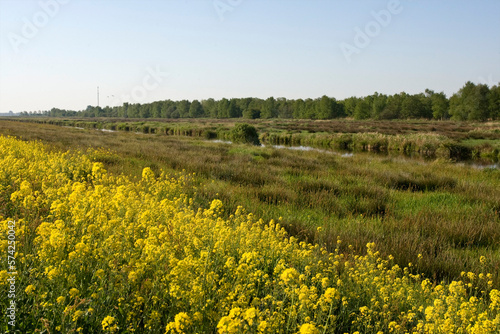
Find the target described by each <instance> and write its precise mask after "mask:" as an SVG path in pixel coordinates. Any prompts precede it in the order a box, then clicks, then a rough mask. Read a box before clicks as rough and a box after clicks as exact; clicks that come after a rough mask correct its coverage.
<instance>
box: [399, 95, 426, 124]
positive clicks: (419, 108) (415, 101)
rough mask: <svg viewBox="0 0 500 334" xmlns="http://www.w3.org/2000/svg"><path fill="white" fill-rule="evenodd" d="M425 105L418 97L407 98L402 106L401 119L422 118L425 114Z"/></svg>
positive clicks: (410, 96)
mask: <svg viewBox="0 0 500 334" xmlns="http://www.w3.org/2000/svg"><path fill="white" fill-rule="evenodd" d="M424 108H425V106H424V104H423V103H422V99H421V97H420V96H418V95H409V96H407V97H406V98H405V99H404V101H403V103H402V104H401V117H402V118H406V119H408V118H419V117H422V116H423V115H424V114H425V112H424Z"/></svg>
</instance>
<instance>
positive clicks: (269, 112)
mask: <svg viewBox="0 0 500 334" xmlns="http://www.w3.org/2000/svg"><path fill="white" fill-rule="evenodd" d="M260 117H261V118H276V117H277V109H276V100H275V99H274V97H272V96H271V97H270V98H268V99H267V100H266V101H265V102H264V105H263V106H262V110H261V113H260Z"/></svg>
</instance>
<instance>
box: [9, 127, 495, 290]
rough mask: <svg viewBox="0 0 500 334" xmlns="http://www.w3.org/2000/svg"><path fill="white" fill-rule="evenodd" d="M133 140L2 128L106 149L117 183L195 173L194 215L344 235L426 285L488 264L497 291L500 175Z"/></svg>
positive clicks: (69, 145)
mask: <svg viewBox="0 0 500 334" xmlns="http://www.w3.org/2000/svg"><path fill="white" fill-rule="evenodd" d="M284 124H285V125H287V126H291V125H290V124H289V123H286V122H285V123H284ZM261 125H262V124H261ZM206 126H208V125H206ZM422 126H424V125H422ZM118 127H120V125H118ZM122 127H123V126H122ZM28 128H29V131H27V129H28ZM416 128H417V130H418V127H416ZM134 131H135V130H130V131H128V132H125V131H124V132H114V133H108V132H101V131H95V130H79V129H71V128H63V127H60V126H55V125H47V124H33V123H31V124H25V123H21V122H9V121H0V134H3V135H13V136H18V137H20V138H22V139H24V140H41V141H43V142H46V143H49V144H50V145H51V146H52V147H53V149H54V150H62V151H64V150H82V151H86V150H87V148H89V147H90V148H100V147H102V148H104V149H103V150H101V151H99V152H100V153H99V152H98V153H93V159H94V160H95V161H100V162H103V163H104V164H105V165H106V168H107V169H108V170H109V171H110V172H111V173H114V174H119V173H124V174H127V175H130V176H132V177H135V178H140V176H141V171H142V169H143V168H144V167H150V168H151V169H152V170H153V171H154V172H155V173H159V172H160V170H166V171H167V172H168V171H170V172H174V171H184V172H185V173H186V174H190V173H195V176H194V178H192V181H191V183H190V184H189V187H187V188H186V189H187V190H186V191H188V192H189V193H188V195H189V196H192V197H193V198H194V201H195V205H197V206H201V207H207V205H209V203H210V201H211V200H213V199H214V198H219V199H221V200H222V201H223V203H224V206H225V214H227V215H230V214H231V213H234V211H235V210H236V208H237V207H238V206H239V205H242V206H244V207H245V208H247V210H248V211H250V212H253V213H254V214H255V215H256V216H258V217H262V218H263V219H264V220H270V219H278V218H280V219H279V220H280V222H281V223H282V224H283V225H284V226H285V228H286V229H287V231H288V232H289V233H290V234H292V235H295V236H297V237H299V238H301V239H303V240H307V241H309V242H320V243H322V244H324V245H326V247H327V248H328V249H332V247H335V245H336V240H337V236H340V238H341V239H342V240H344V241H345V242H344V244H345V245H349V244H351V245H352V246H353V247H354V250H356V251H358V252H362V251H364V250H365V245H366V244H367V242H375V243H376V244H377V245H378V247H379V249H380V250H381V252H382V254H386V255H388V254H392V255H393V256H394V257H395V261H396V262H397V263H398V264H400V265H401V266H406V265H407V264H408V263H410V262H411V263H413V264H415V267H414V268H415V270H417V271H418V272H422V273H424V274H425V275H426V276H427V277H431V278H436V279H444V280H452V279H456V278H458V277H459V276H460V273H461V272H462V271H475V272H478V271H479V265H480V264H479V257H480V256H485V257H486V258H487V263H486V266H487V268H486V270H487V271H489V272H492V273H493V274H494V278H493V279H494V284H495V286H497V287H498V286H500V276H499V275H500V249H499V246H500V171H499V170H476V169H474V168H470V167H467V166H462V165H457V164H453V163H449V162H447V161H444V160H436V161H434V162H430V163H429V162H424V161H416V160H408V159H398V158H394V157H391V156H380V155H373V154H357V155H354V156H352V157H349V158H343V157H340V156H337V155H333V154H325V153H322V152H317V151H306V152H302V151H293V150H283V149H274V148H272V147H256V146H251V145H236V144H235V145H230V144H224V143H212V142H207V141H206V140H205V138H203V136H201V137H200V138H199V139H196V138H189V137H174V136H165V135H164V134H161V133H158V134H153V135H151V134H147V135H146V134H144V133H142V132H141V133H139V134H136V133H135V132H134ZM108 151H111V153H110V152H108ZM193 186H194V188H195V189H196V190H189V189H194V188H193ZM3 201H4V202H6V200H5V199H3ZM4 204H5V203H4ZM318 227H321V228H322V230H321V231H318ZM419 254H421V257H419ZM419 258H420V259H419Z"/></svg>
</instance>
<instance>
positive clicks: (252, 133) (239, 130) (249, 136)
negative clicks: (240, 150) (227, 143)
mask: <svg viewBox="0 0 500 334" xmlns="http://www.w3.org/2000/svg"><path fill="white" fill-rule="evenodd" d="M230 137H231V141H232V142H233V143H243V144H253V145H260V140H259V135H258V133H257V130H256V129H255V127H254V126H252V125H249V124H246V123H239V124H236V125H235V126H234V128H233V129H232V130H231V135H230Z"/></svg>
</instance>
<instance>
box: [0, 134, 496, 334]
mask: <svg viewBox="0 0 500 334" xmlns="http://www.w3.org/2000/svg"><path fill="white" fill-rule="evenodd" d="M0 152H2V155H1V156H0V204H1V205H0V208H1V209H0V210H1V211H0V240H1V241H0V242H1V247H2V248H1V249H2V251H3V252H5V250H6V249H7V243H6V240H7V226H8V221H9V220H16V223H17V225H16V229H17V230H16V233H17V234H16V238H17V239H16V240H17V242H18V245H17V253H16V259H17V260H18V263H19V265H18V283H17V284H18V286H19V288H18V290H19V291H21V292H20V296H19V298H20V300H21V299H22V300H23V303H22V304H20V305H19V309H18V314H19V315H22V317H23V319H24V320H23V322H22V323H20V324H19V326H20V327H18V329H20V330H21V331H24V332H37V331H40V332H42V331H47V332H49V331H50V332H73V331H76V332H83V333H93V332H108V333H113V332H116V333H118V332H119V333H210V332H215V331H217V332H218V333H344V332H349V333H354V332H360V333H380V332H381V333H410V332H412V333H498V332H499V331H500V292H499V291H497V290H494V289H491V287H490V286H489V287H488V284H487V283H485V282H487V281H488V275H487V274H479V275H476V276H474V277H473V275H472V274H471V275H464V280H463V281H457V282H452V283H451V284H444V283H443V284H435V283H432V282H430V281H429V280H426V279H423V278H422V277H420V276H419V275H414V274H412V273H411V271H410V269H408V268H400V267H398V266H397V265H393V264H392V262H391V260H390V259H383V258H381V257H380V256H379V254H378V252H377V251H376V248H375V245H373V244H368V245H367V254H366V255H365V256H359V255H356V256H355V255H354V254H343V253H341V252H340V251H339V249H336V250H335V251H334V252H333V253H329V252H327V251H326V250H325V249H323V248H322V247H320V246H318V245H312V244H307V243H305V242H298V241H297V240H296V239H295V238H294V237H289V236H288V235H287V233H286V232H285V231H284V229H283V228H282V227H281V226H280V225H279V224H276V223H275V222H274V221H271V222H269V223H267V224H266V223H265V222H263V221H262V220H257V219H256V218H255V217H254V216H253V215H252V214H248V213H246V212H245V210H244V209H243V208H241V207H239V208H238V209H237V211H236V212H235V213H233V214H231V215H229V213H228V214H224V213H223V205H222V202H221V201H219V200H214V201H212V203H211V205H210V207H209V208H207V209H204V210H203V209H198V210H196V209H194V208H193V206H192V202H191V200H190V199H189V198H187V196H186V195H185V194H184V193H183V191H184V189H185V186H186V184H187V181H188V176H186V175H175V176H173V177H172V176H168V175H164V174H162V175H155V174H154V173H153V171H151V170H150V169H149V168H146V169H145V170H144V172H143V174H142V180H140V181H138V182H133V181H131V180H129V179H128V178H127V177H124V176H112V175H109V174H108V173H107V171H106V170H105V169H104V168H103V165H102V164H100V163H97V162H92V161H91V159H90V158H89V157H88V156H87V155H84V154H81V153H75V154H70V153H57V152H51V151H50V150H49V149H48V148H47V147H45V146H43V145H42V144H40V143H25V142H21V141H18V140H16V139H13V138H9V137H0ZM339 243H340V240H339ZM6 268H7V263H6V261H5V257H3V256H2V258H1V267H0V278H2V279H1V280H0V285H1V286H3V285H5V284H7V282H6V277H7V276H6V275H7V271H6ZM481 280H482V281H481ZM483 281H484V282H483ZM483 283H484V284H483ZM475 286H486V287H487V288H485V289H484V290H482V291H479V292H477V293H476V291H478V290H476V289H474V287H475ZM21 294H22V295H21ZM5 298H6V297H5V296H4V295H1V296H0V300H1V302H2V305H6V302H7V301H6V300H5ZM4 318H5V317H4ZM2 321H5V320H4V319H0V327H2V326H3V327H5V324H4V323H1V322H2ZM23 326H24V327H23Z"/></svg>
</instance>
